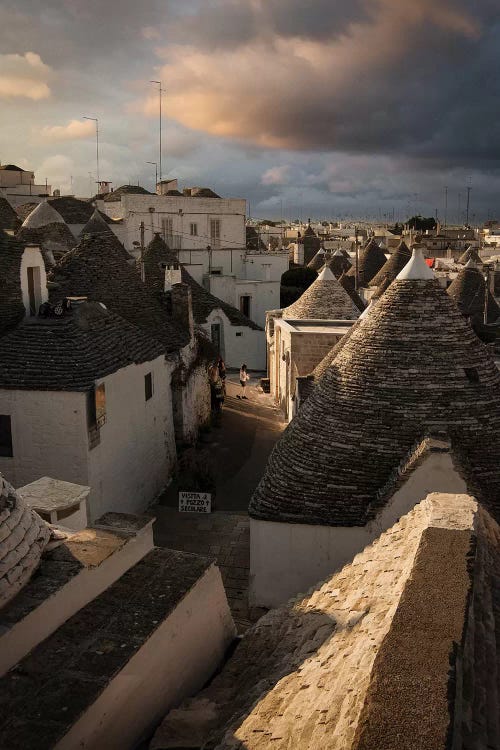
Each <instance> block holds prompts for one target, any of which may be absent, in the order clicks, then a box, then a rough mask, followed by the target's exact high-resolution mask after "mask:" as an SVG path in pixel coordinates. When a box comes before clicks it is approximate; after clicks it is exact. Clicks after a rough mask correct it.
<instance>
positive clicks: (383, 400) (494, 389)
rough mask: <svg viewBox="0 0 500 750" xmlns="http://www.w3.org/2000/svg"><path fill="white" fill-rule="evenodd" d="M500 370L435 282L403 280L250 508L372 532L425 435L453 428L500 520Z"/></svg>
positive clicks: (288, 435)
mask: <svg viewBox="0 0 500 750" xmlns="http://www.w3.org/2000/svg"><path fill="white" fill-rule="evenodd" d="M499 389H500V372H499V371H498V369H497V367H496V366H495V363H494V361H493V359H492V357H491V355H490V353H489V351H488V349H487V348H486V347H485V345H484V344H483V343H482V342H481V341H480V340H479V339H478V338H477V336H476V334H475V333H474V331H473V330H472V328H471V326H470V325H469V323H468V322H467V320H465V318H464V317H463V316H462V315H461V313H460V312H459V310H458V308H457V306H456V304H455V303H454V302H453V300H452V299H451V298H450V297H449V295H448V294H446V292H445V290H444V289H442V287H441V286H440V285H439V282H438V280H437V279H428V280H421V279H416V280H405V279H402V280H397V279H396V280H395V281H393V282H392V284H391V285H390V287H389V288H388V289H387V291H386V293H385V294H384V296H383V297H382V298H381V299H380V300H379V301H378V302H377V303H376V305H374V306H373V307H372V308H371V309H370V313H369V314H368V315H366V316H365V318H364V319H363V320H362V322H361V323H358V324H357V325H356V326H354V327H353V329H352V330H351V332H350V333H349V337H348V339H347V341H345V342H344V343H343V346H342V348H341V350H340V351H339V353H338V354H337V356H336V357H335V359H334V361H333V363H332V364H331V366H330V367H329V368H328V369H327V371H326V372H325V373H324V375H323V377H322V378H321V380H320V382H319V383H318V385H317V387H315V388H314V391H313V393H312V394H311V395H310V396H309V398H308V399H307V401H306V402H305V404H304V405H303V407H302V408H301V409H300V411H299V413H298V414H297V416H296V417H295V419H294V420H293V421H292V422H291V423H290V424H289V426H288V427H287V429H286V430H285V432H284V433H283V436H282V437H281V439H280V440H279V441H278V443H277V444H276V446H275V448H274V450H273V452H272V454H271V457H270V459H269V462H268V465H267V469H266V472H265V474H264V476H263V478H262V480H261V482H260V484H259V486H258V487H257V489H256V491H255V493H254V495H253V497H252V500H251V503H250V508H249V512H250V515H251V516H253V517H254V518H260V519H264V520H269V521H285V522H296V523H309V524H321V525H332V526H359V525H361V526H363V525H365V524H366V523H368V522H369V521H371V520H372V519H374V518H375V517H376V516H377V513H378V512H379V510H380V509H381V507H382V505H383V502H382V501H381V499H380V497H379V494H378V493H379V491H380V488H381V487H382V486H383V485H384V483H385V482H386V481H387V480H388V477H389V476H390V474H391V472H392V471H394V469H395V468H396V467H397V466H398V465H399V464H400V462H401V461H402V460H403V458H404V456H405V455H406V454H407V453H408V451H409V450H410V448H411V446H412V445H413V444H414V443H415V442H417V441H419V440H420V439H421V438H422V436H423V435H426V434H429V435H433V434H435V433H442V432H447V433H448V435H449V438H450V440H451V442H452V444H453V447H454V449H455V450H460V451H463V452H465V453H466V454H467V456H468V461H469V464H470V466H471V467H472V476H471V477H470V482H471V486H472V487H473V490H474V493H475V494H477V495H478V496H480V497H481V498H482V499H483V500H484V502H485V503H486V504H487V506H488V507H489V508H490V509H491V512H492V513H493V514H496V516H497V517H498V518H500V464H499V462H498V458H497V457H498V455H499V451H500V403H499V400H498V392H499Z"/></svg>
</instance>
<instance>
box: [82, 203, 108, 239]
mask: <svg viewBox="0 0 500 750" xmlns="http://www.w3.org/2000/svg"><path fill="white" fill-rule="evenodd" d="M111 231H112V230H111V229H110V228H109V224H106V222H105V221H104V219H103V218H102V216H101V214H100V213H99V211H98V210H97V209H95V211H94V213H93V214H92V216H91V217H90V219H89V220H88V221H87V223H86V224H85V226H84V227H83V229H82V231H81V232H80V237H83V236H84V235H85V234H103V233H107V232H111Z"/></svg>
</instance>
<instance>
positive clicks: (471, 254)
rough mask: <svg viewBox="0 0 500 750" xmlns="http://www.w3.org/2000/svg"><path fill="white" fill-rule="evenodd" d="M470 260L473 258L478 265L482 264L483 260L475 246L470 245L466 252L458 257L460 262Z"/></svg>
mask: <svg viewBox="0 0 500 750" xmlns="http://www.w3.org/2000/svg"><path fill="white" fill-rule="evenodd" d="M469 260H472V261H473V262H474V263H477V264H478V265H480V266H482V265H483V261H482V260H481V258H480V257H479V253H478V252H477V250H476V248H475V247H472V245H471V247H468V248H467V250H466V251H465V253H463V254H462V255H461V256H460V258H459V259H458V262H459V263H463V265H465V264H466V263H468V262H469Z"/></svg>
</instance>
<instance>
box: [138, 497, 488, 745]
mask: <svg viewBox="0 0 500 750" xmlns="http://www.w3.org/2000/svg"><path fill="white" fill-rule="evenodd" d="M499 576H500V528H499V526H498V524H497V523H496V522H495V521H494V520H493V519H492V518H491V516H490V515H489V514H488V513H487V512H486V511H485V510H484V509H483V508H481V507H478V505H477V503H476V502H475V500H474V499H473V498H471V497H469V496H467V495H446V494H440V493H433V494H431V495H428V497H427V498H426V499H425V500H423V501H422V502H421V503H419V504H418V505H416V506H415V508H414V509H413V510H412V511H411V512H410V513H408V514H407V515H405V516H404V517H403V518H401V520H400V521H399V522H398V523H397V524H395V525H394V526H393V527H392V528H391V529H389V530H388V531H386V532H385V533H383V534H382V535H381V536H380V537H379V538H378V539H377V540H376V541H375V542H374V543H373V544H371V545H370V546H368V547H366V548H365V549H364V550H363V551H362V552H361V553H360V554H358V555H356V557H355V558H354V560H353V561H352V562H351V563H350V564H348V565H346V566H345V567H344V568H343V569H342V570H341V571H339V572H336V573H335V574H333V575H331V576H330V577H329V578H328V579H327V580H326V581H325V582H324V583H318V584H317V585H316V586H315V587H314V588H313V589H312V590H311V591H309V592H308V593H307V594H306V595H304V594H300V595H299V596H298V597H297V598H296V599H295V600H292V601H290V602H289V603H288V604H287V605H286V606H284V607H281V608H279V609H273V610H271V611H270V612H268V613H267V614H266V615H264V617H262V618H261V619H260V620H259V621H258V622H257V623H255V625H253V627H251V628H250V629H249V630H247V631H246V633H245V634H244V636H243V638H242V639H241V641H240V643H239V644H238V646H237V648H236V650H235V652H234V653H233V654H232V656H230V657H229V659H228V661H227V662H226V664H225V665H224V666H223V668H222V670H221V672H220V674H218V675H217V676H216V677H215V678H214V679H213V680H212V681H211V683H210V684H209V685H208V686H207V687H205V688H204V689H203V690H202V691H201V692H199V693H198V695H196V696H194V697H192V698H189V699H187V700H186V701H184V702H183V703H182V704H181V705H180V706H179V707H176V708H174V709H173V710H171V711H170V712H169V713H168V714H167V716H166V718H165V720H164V722H163V724H162V725H161V726H160V728H159V729H158V731H157V733H156V734H155V737H154V739H153V741H152V743H151V745H150V750H166V749H167V748H180V747H186V748H187V747H190V748H195V747H196V748H202V747H203V748H217V750H234V749H235V748H245V749H246V750H267V749H268V748H273V749H274V750H295V749H296V750H299V749H300V750H327V749H328V750H448V748H451V747H454V748H455V747H456V748H460V749H461V750H462V749H463V748H466V747H475V748H478V750H479V749H480V750H486V749H487V748H492V749H493V748H498V747H499V745H500V726H499V717H500V699H499V696H500V691H499V683H498V674H499V669H500V663H499V653H498V644H499V641H500V608H499V606H498V596H497V594H498V591H497V586H498V584H497V583H496V582H498V579H499Z"/></svg>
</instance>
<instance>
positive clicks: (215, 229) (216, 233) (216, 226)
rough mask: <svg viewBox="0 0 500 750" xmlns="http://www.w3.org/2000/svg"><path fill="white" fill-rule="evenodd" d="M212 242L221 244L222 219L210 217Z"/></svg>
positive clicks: (216, 244) (214, 244)
mask: <svg viewBox="0 0 500 750" xmlns="http://www.w3.org/2000/svg"><path fill="white" fill-rule="evenodd" d="M210 242H211V244H212V245H213V246H215V247H217V246H218V245H219V244H220V219H210Z"/></svg>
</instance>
